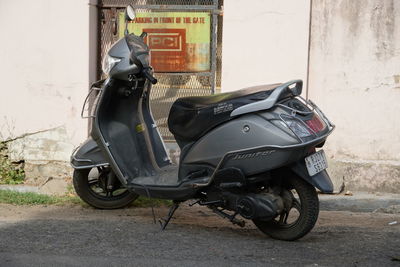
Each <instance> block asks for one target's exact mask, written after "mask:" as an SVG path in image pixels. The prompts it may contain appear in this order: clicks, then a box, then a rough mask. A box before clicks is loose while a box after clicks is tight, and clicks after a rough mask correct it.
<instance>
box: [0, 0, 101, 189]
mask: <svg viewBox="0 0 400 267" xmlns="http://www.w3.org/2000/svg"><path fill="white" fill-rule="evenodd" d="M88 2H89V0H58V1H53V0H36V1H31V0H19V1H14V0H2V1H0V32H1V34H2V39H1V42H0V58H1V63H2V64H0V78H1V81H2V82H1V85H0V90H1V97H0V140H3V141H4V140H10V139H15V142H8V144H9V149H10V152H11V157H12V159H13V160H25V164H26V171H27V177H28V179H32V182H36V183H41V182H43V180H48V178H49V177H50V176H51V178H57V177H58V176H62V177H67V176H69V175H64V174H65V172H68V171H69V168H66V169H62V170H61V169H60V172H59V173H58V172H57V169H55V170H54V171H53V172H51V173H52V174H47V175H44V176H48V177H39V176H40V175H39V176H37V175H36V174H35V172H29V169H30V167H31V168H33V169H35V171H38V169H39V167H40V166H43V165H47V166H48V164H49V163H51V162H56V163H55V164H54V166H56V165H57V164H60V163H64V165H65V162H66V161H68V160H69V156H70V153H71V151H72V149H73V147H74V146H76V145H78V144H79V143H80V142H82V141H83V140H84V139H85V137H86V135H87V121H85V120H82V119H81V118H80V109H81V105H82V101H83V99H84V97H85V95H86V94H87V92H88V85H89V83H90V82H91V80H93V79H94V75H93V71H91V72H90V71H89V65H90V63H92V65H93V61H94V60H95V58H94V57H93V52H92V53H91V54H90V53H89V45H91V46H95V41H94V42H93V40H95V37H96V36H95V34H96V30H95V28H94V29H92V31H90V30H89V26H90V23H91V25H92V26H93V22H94V21H95V19H96V18H95V13H94V12H93V11H91V12H90V9H92V10H94V9H95V7H93V6H91V5H89V4H88ZM92 70H93V68H92ZM32 140H36V141H32ZM50 165H51V164H50ZM61 165H63V164H61ZM29 166H30V167H29ZM33 176H35V177H36V178H38V180H37V179H36V178H35V177H33ZM53 176H56V177H53Z"/></svg>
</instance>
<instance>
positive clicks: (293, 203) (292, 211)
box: [273, 189, 302, 228]
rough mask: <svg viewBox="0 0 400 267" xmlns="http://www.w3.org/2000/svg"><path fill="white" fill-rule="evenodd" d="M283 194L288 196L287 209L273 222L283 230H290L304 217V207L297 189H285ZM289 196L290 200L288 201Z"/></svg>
mask: <svg viewBox="0 0 400 267" xmlns="http://www.w3.org/2000/svg"><path fill="white" fill-rule="evenodd" d="M283 194H286V200H285V201H286V203H285V208H284V210H283V211H282V213H280V214H278V216H276V217H275V218H274V220H273V221H274V222H275V223H276V224H277V225H279V226H280V227H282V228H289V227H292V226H294V225H296V224H297V223H298V222H299V221H300V218H301V217H302V205H301V200H300V197H299V196H298V194H297V191H296V190H295V189H292V190H288V189H283ZM288 196H289V197H290V199H288Z"/></svg>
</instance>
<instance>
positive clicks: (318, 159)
mask: <svg viewBox="0 0 400 267" xmlns="http://www.w3.org/2000/svg"><path fill="white" fill-rule="evenodd" d="M305 161H306V166H307V170H308V174H309V175H310V176H313V175H315V174H317V173H319V172H321V171H323V170H325V169H326V168H328V162H327V161H326V157H325V152H324V151H323V150H319V151H318V152H316V153H314V154H312V155H310V156H308V157H306V158H305Z"/></svg>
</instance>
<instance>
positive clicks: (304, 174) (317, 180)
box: [290, 160, 333, 194]
mask: <svg viewBox="0 0 400 267" xmlns="http://www.w3.org/2000/svg"><path fill="white" fill-rule="evenodd" d="M290 168H291V169H292V171H294V172H295V173H296V174H297V175H298V176H300V177H301V178H303V179H304V180H306V181H307V182H308V183H310V184H311V185H313V186H314V187H316V188H318V189H319V190H320V191H321V192H322V193H326V194H331V193H333V184H332V181H331V178H330V177H329V174H328V172H327V171H326V170H323V171H321V172H319V173H317V174H315V175H313V176H310V175H309V174H308V171H307V167H306V164H305V162H304V160H301V161H298V162H296V163H295V164H293V165H291V166H290Z"/></svg>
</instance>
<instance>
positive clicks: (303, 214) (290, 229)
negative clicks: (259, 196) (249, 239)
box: [253, 176, 319, 241]
mask: <svg viewBox="0 0 400 267" xmlns="http://www.w3.org/2000/svg"><path fill="white" fill-rule="evenodd" d="M283 190H288V191H290V195H292V197H293V202H292V205H291V207H290V208H289V210H285V212H283V213H282V214H280V215H278V216H277V217H276V218H274V219H273V220H270V221H262V220H253V222H254V224H255V225H256V226H257V228H258V229H260V230H261V231H262V232H263V233H265V234H267V235H268V236H270V237H272V238H274V239H280V240H285V241H293V240H297V239H299V238H301V237H303V236H304V235H306V234H307V233H308V232H310V231H311V229H312V228H313V227H314V225H315V223H316V222H317V219H318V214H319V200H318V194H317V192H316V190H315V188H314V187H313V186H312V185H310V184H309V183H307V182H306V181H304V180H303V179H301V178H300V177H296V176H293V177H290V178H289V179H287V180H286V183H285V186H284V188H283Z"/></svg>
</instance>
